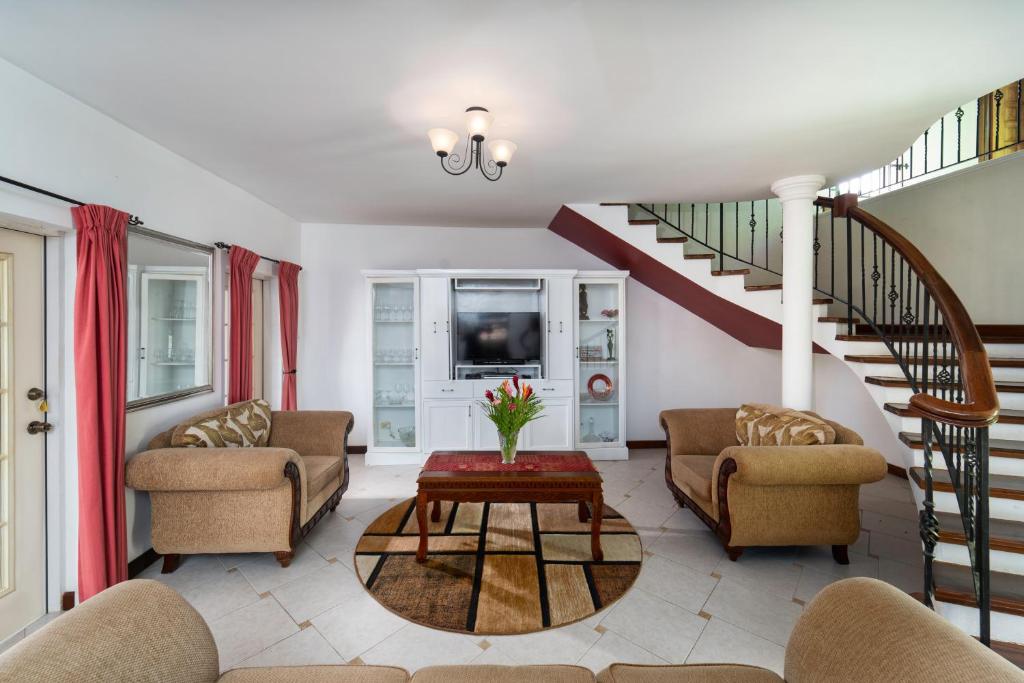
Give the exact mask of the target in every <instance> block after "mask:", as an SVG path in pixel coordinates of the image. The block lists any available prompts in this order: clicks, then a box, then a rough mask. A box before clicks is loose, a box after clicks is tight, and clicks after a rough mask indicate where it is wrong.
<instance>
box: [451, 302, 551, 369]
mask: <svg viewBox="0 0 1024 683" xmlns="http://www.w3.org/2000/svg"><path fill="white" fill-rule="evenodd" d="M456 326H457V327H456V331H457V334H458V355H457V357H458V359H459V361H461V362H464V363H473V364H476V365H510V364H515V363H524V362H526V361H536V360H540V354H541V338H540V313H459V314H458V316H457V317H456Z"/></svg>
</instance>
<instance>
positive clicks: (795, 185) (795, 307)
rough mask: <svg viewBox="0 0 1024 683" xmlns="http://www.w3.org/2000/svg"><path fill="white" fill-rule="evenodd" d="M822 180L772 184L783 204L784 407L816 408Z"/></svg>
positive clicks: (812, 177) (808, 178) (807, 177)
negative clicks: (817, 208)
mask: <svg viewBox="0 0 1024 683" xmlns="http://www.w3.org/2000/svg"><path fill="white" fill-rule="evenodd" d="M824 184H825V179H824V178H823V177H822V176H820V175H801V176H793V177H791V178H783V179H782V180H778V181H776V182H774V183H772V192H773V193H775V195H777V196H778V198H779V199H780V200H782V228H783V240H782V405H784V406H786V407H787V408H795V409H796V410H810V409H812V408H813V407H814V357H813V344H814V340H813V333H814V317H813V315H814V306H813V304H812V303H811V300H812V299H813V298H814V293H813V287H814V198H815V197H816V196H817V194H818V190H820V189H821V187H822V186H823V185H824Z"/></svg>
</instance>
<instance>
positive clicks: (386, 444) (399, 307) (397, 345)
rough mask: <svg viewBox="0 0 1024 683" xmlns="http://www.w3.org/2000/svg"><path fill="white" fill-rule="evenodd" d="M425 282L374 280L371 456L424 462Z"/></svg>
mask: <svg viewBox="0 0 1024 683" xmlns="http://www.w3.org/2000/svg"><path fill="white" fill-rule="evenodd" d="M418 287H419V279H418V278H416V277H381V278H372V279H370V281H369V297H370V298H369V308H370V321H369V326H370V339H369V348H370V356H371V357H370V367H371V383H370V405H371V414H372V418H373V423H372V425H371V428H370V430H369V438H368V443H367V454H368V458H369V459H371V460H372V459H373V458H374V457H375V456H377V455H378V454H387V455H386V456H384V457H383V458H382V459H381V462H388V459H389V458H394V457H395V456H396V454H401V453H406V454H409V455H410V456H412V457H416V458H418V456H417V455H416V454H418V453H419V450H420V445H421V442H422V439H421V437H420V435H419V431H420V430H419V410H418V407H419V403H420V401H419V399H420V381H419V349H418V348H417V343H416V340H417V338H418V336H419V335H418V322H419V309H418V306H417V302H418V301H419V297H418V296H417V294H418Z"/></svg>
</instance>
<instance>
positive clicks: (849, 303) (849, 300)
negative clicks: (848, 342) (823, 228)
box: [846, 216, 853, 334]
mask: <svg viewBox="0 0 1024 683" xmlns="http://www.w3.org/2000/svg"><path fill="white" fill-rule="evenodd" d="M846 334H853V224H852V223H851V222H850V217H849V216H847V217H846Z"/></svg>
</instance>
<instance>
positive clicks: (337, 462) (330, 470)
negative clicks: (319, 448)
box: [302, 455, 341, 498]
mask: <svg viewBox="0 0 1024 683" xmlns="http://www.w3.org/2000/svg"><path fill="white" fill-rule="evenodd" d="M302 462H303V464H304V465H305V466H306V482H307V486H309V495H308V496H307V498H312V497H313V496H315V495H316V494H318V493H320V491H323V489H324V487H325V486H327V485H328V484H330V483H331V482H337V481H338V479H339V477H341V458H339V457H336V456H333V455H304V456H302Z"/></svg>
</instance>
